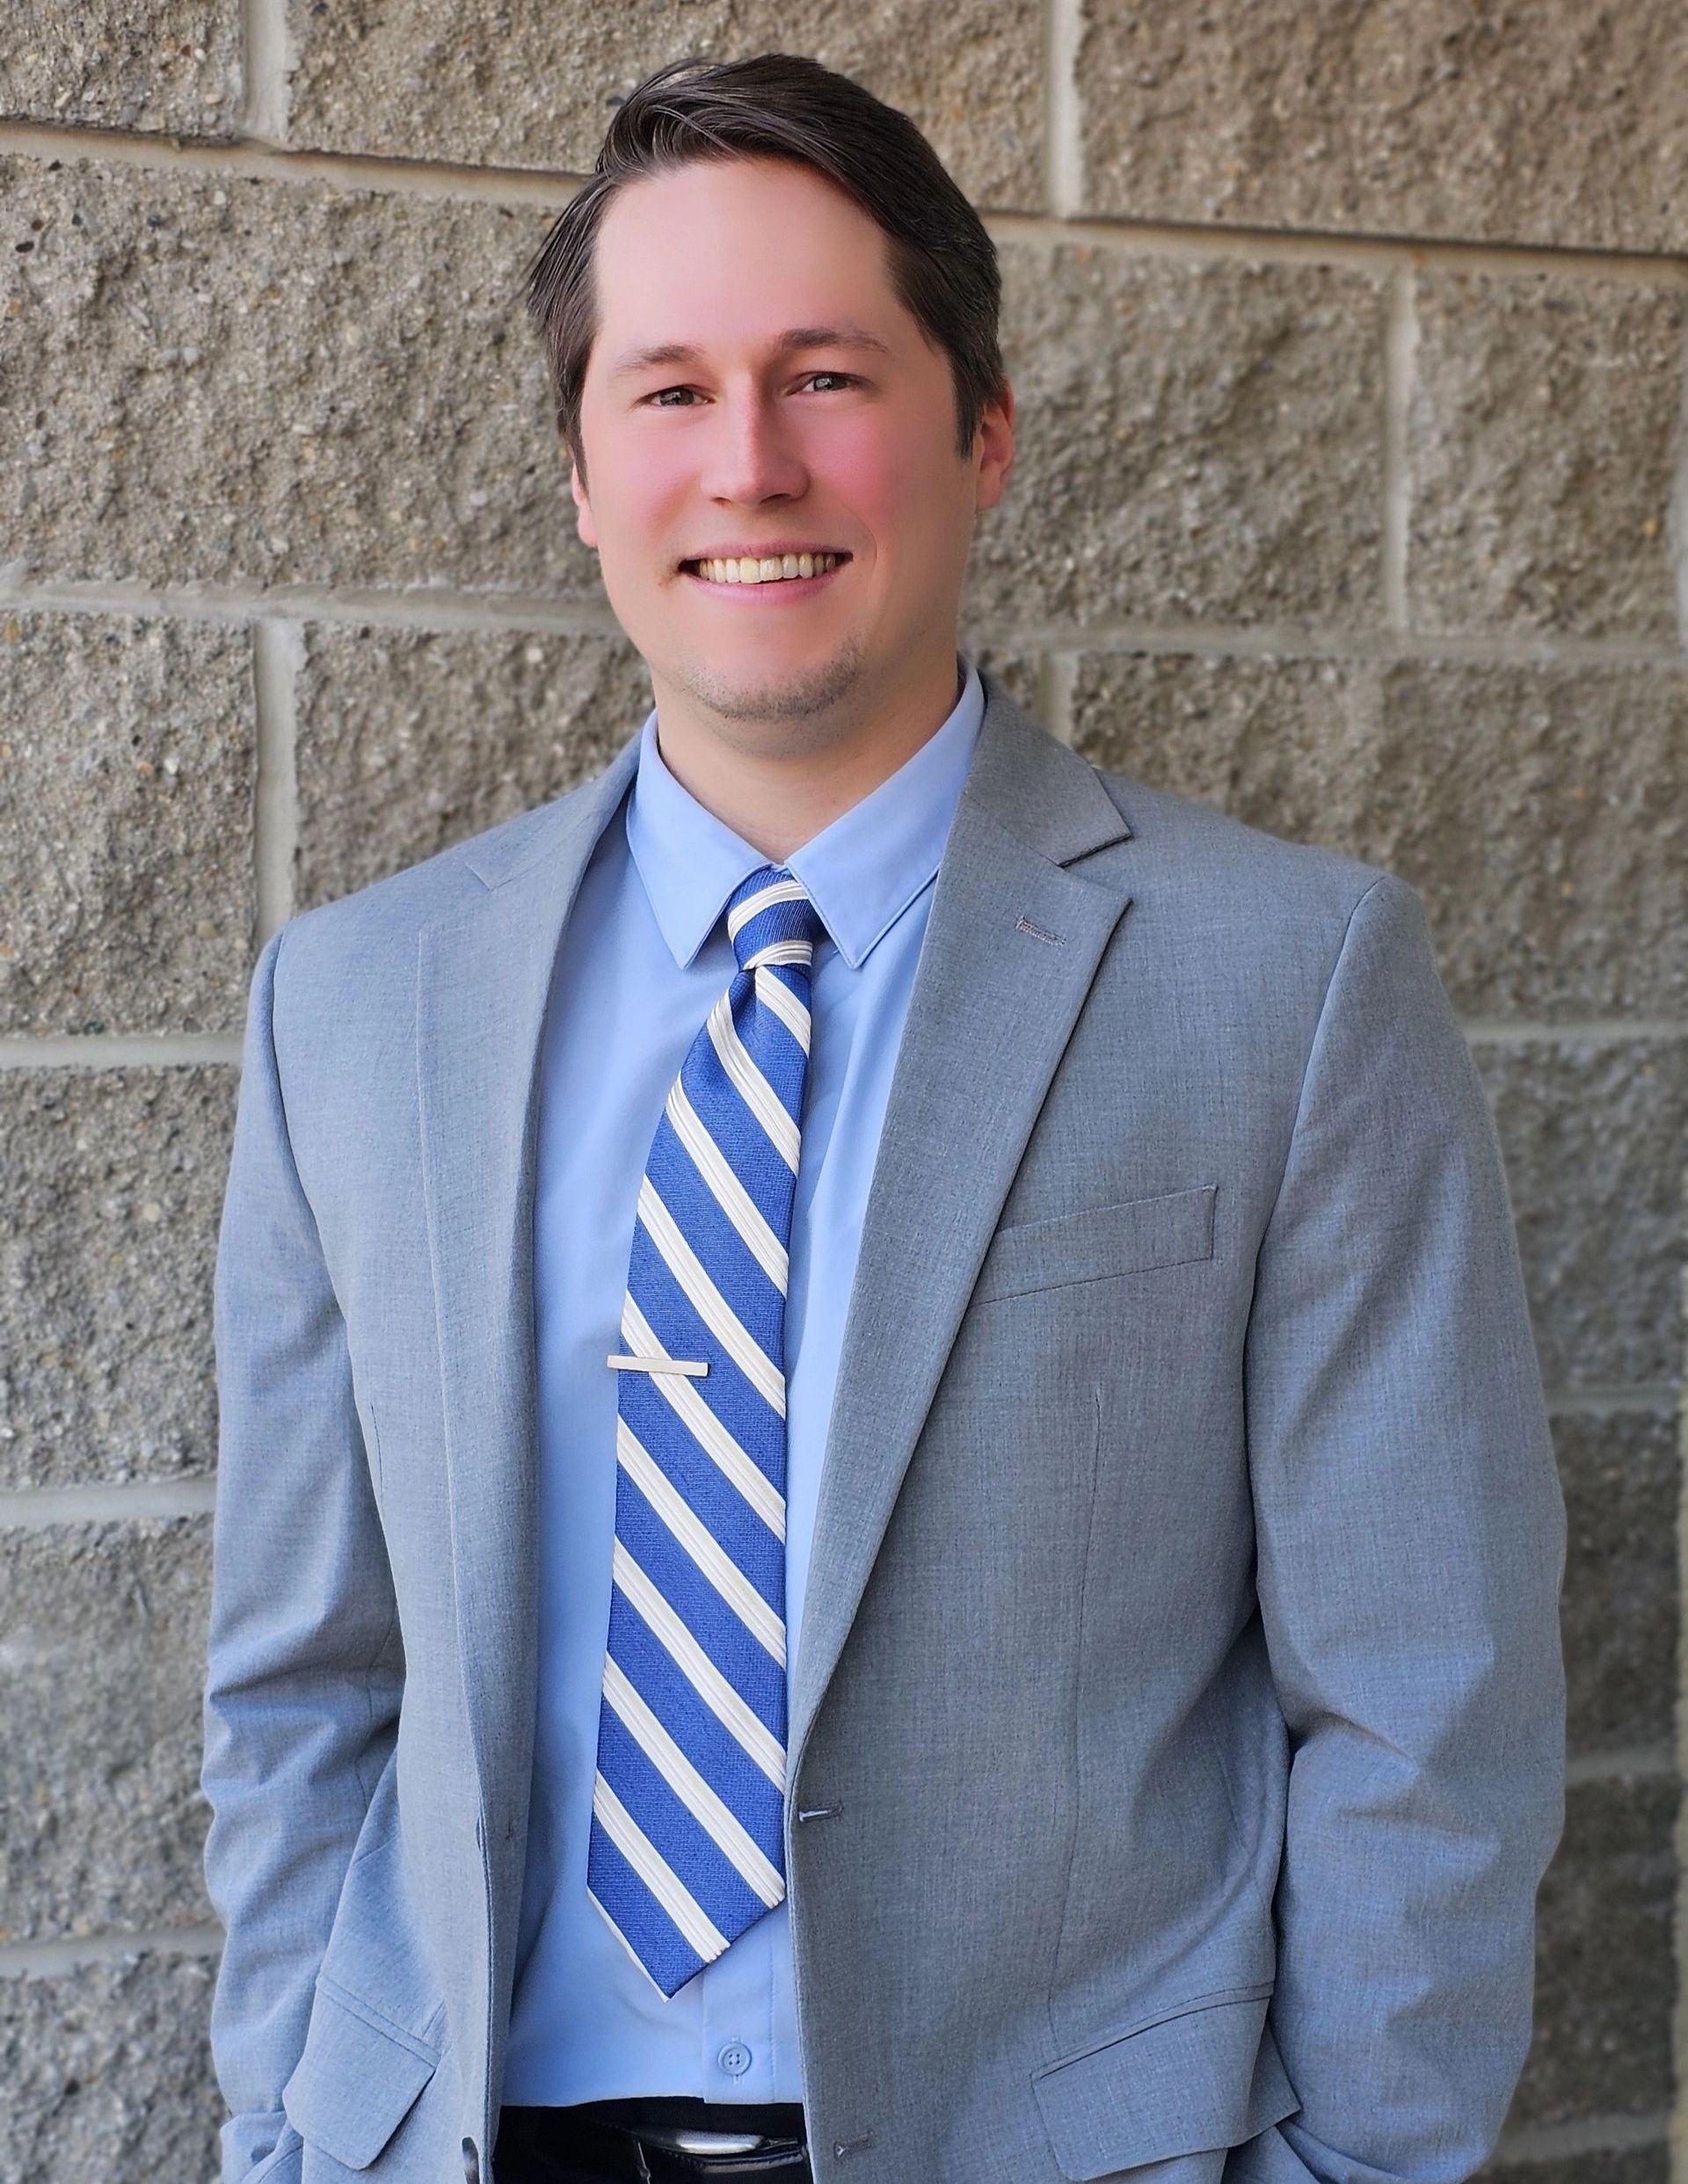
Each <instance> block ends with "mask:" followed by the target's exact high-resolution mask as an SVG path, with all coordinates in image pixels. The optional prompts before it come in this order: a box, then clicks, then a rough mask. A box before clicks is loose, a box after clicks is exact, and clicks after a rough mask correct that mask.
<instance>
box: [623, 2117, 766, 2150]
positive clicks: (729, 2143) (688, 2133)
mask: <svg viewBox="0 0 1688 2184" xmlns="http://www.w3.org/2000/svg"><path fill="white" fill-rule="evenodd" d="M633 2135H634V2137H636V2138H637V2139H638V2140H639V2141H640V2142H641V2144H644V2145H647V2146H660V2147H661V2148H662V2149H663V2151H664V2152H665V2153H696V2154H742V2153H754V2152H756V2151H757V2150H758V2149H759V2148H760V2147H762V2146H766V2145H768V2144H769V2141H768V2137H766V2136H765V2135H764V2134H763V2133H760V2132H753V2131H700V2130H695V2129H693V2127H692V2126H691V2125H690V2124H689V2123H640V2124H637V2125H636V2126H635V2127H634V2131H633Z"/></svg>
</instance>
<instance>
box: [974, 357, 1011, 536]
mask: <svg viewBox="0 0 1688 2184" xmlns="http://www.w3.org/2000/svg"><path fill="white" fill-rule="evenodd" d="M975 447H976V448H977V451H978V456H979V478H978V484H977V490H976V492H975V496H974V500H973V506H974V507H975V508H993V507H994V506H996V504H997V502H998V501H999V500H1000V499H1001V498H1002V491H1003V488H1004V487H1005V486H1006V485H1007V484H1008V472H1009V471H1010V470H1012V469H1013V468H1014V389H1013V388H1012V387H1010V386H1009V384H1008V382H1007V380H1004V381H1003V382H1002V393H1001V397H1000V400H998V401H995V402H987V403H986V405H985V410H984V413H983V415H982V416H981V417H980V419H979V437H978V440H977V441H976V442H975Z"/></svg>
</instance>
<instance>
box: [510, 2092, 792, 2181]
mask: <svg viewBox="0 0 1688 2184" xmlns="http://www.w3.org/2000/svg"><path fill="white" fill-rule="evenodd" d="M492 2174H493V2184H552V2179H553V2177H555V2178H556V2180H557V2184H574V2180H575V2179H576V2177H578V2178H579V2179H581V2180H582V2184H585V2180H587V2179H591V2180H593V2184H596V2180H597V2179H599V2178H606V2179H612V2178H613V2179H616V2180H621V2179H623V2178H624V2179H626V2180H628V2184H701V2180H702V2179H705V2178H714V2179H717V2180H718V2184H729V2180H731V2184H811V2171H810V2166H809V2149H808V2144H807V2139H806V2134H805V2131H804V2115H803V2108H802V2105H801V2103H800V2102H797V2101H792V2102H789V2103H785V2102H775V2103H772V2104H757V2103H754V2102H744V2103H740V2102H737V2101H733V2102H719V2101H708V2100H695V2099H691V2098H688V2097H686V2096H684V2095H680V2094H675V2095H673V2096H672V2097H662V2098H657V2097H652V2098H651V2099H648V2100H588V2101H584V2102H581V2103H579V2104H578V2105H576V2106H573V2107H570V2108H504V2109H502V2110H500V2112H499V2116H498V2144H496V2146H494V2148H493V2150H492Z"/></svg>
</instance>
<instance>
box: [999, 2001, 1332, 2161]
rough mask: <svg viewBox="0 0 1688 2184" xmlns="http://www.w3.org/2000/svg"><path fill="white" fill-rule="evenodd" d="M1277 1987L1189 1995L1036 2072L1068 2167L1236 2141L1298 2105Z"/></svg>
mask: <svg viewBox="0 0 1688 2184" xmlns="http://www.w3.org/2000/svg"><path fill="white" fill-rule="evenodd" d="M1270 2002H1271V1990H1270V1987H1268V1988H1265V1989H1263V1990H1261V1991H1249V1990H1244V1991H1241V1993H1239V1994H1232V1995H1228V1996H1226V1997H1224V1998H1220V1999H1217V2000H1212V2001H1202V2002H1196V2003H1193V2004H1191V2005H1190V2006H1189V2007H1188V2008H1185V2009H1182V2010H1179V2011H1177V2012H1175V2013H1174V2014H1172V2015H1170V2016H1167V2017H1160V2018H1155V2019H1153V2020H1152V2021H1151V2022H1149V2023H1148V2024H1146V2025H1140V2026H1139V2027H1137V2028H1136V2029H1135V2030H1134V2031H1131V2032H1126V2033H1121V2034H1119V2035H1117V2036H1116V2037H1114V2038H1111V2039H1109V2040H1104V2041H1102V2042H1100V2043H1099V2044H1098V2045H1096V2046H1095V2047H1093V2048H1088V2049H1086V2050H1085V2051H1084V2053H1083V2054H1081V2055H1076V2056H1068V2057H1063V2058H1062V2059H1061V2060H1060V2061H1059V2062H1056V2063H1048V2064H1044V2067H1043V2068H1042V2069H1041V2070H1039V2071H1034V2072H1033V2073H1032V2080H1031V2083H1032V2091H1033V2092H1034V2093H1036V2095H1037V2106H1038V2108H1039V2109H1040V2111H1041V2112H1042V2115H1043V2119H1044V2129H1045V2130H1046V2131H1047V2132H1048V2133H1049V2140H1050V2144H1051V2146H1052V2147H1053V2149H1054V2151H1055V2158H1056V2159H1057V2160H1058V2161H1059V2163H1060V2166H1061V2173H1062V2175H1063V2176H1067V2177H1073V2178H1075V2179H1084V2178H1088V2177H1096V2176H1108V2175H1110V2174H1111V2173H1113V2172H1114V2171H1115V2170H1117V2169H1131V2168H1135V2167H1137V2166H1139V2163H1142V2162H1146V2161H1162V2160H1165V2159H1168V2157H1169V2156H1171V2155H1174V2154H1190V2153H1201V2152H1204V2151H1207V2150H1209V2149H1210V2148H1212V2147H1216V2146H1237V2145H1241V2144H1242V2143H1243V2141H1244V2140H1245V2139H1249V2138H1252V2137H1255V2133H1256V2132H1258V2131H1263V2130H1264V2129H1266V2127H1267V2125H1268V2124H1269V2123H1277V2122H1280V2121H1281V2120H1282V2119H1283V2118H1284V2116H1286V2115H1294V2113H1295V2111H1296V2110H1297V2109H1298V2108H1299V2107H1300V2105H1301V2104H1300V2102H1299V2100H1297V2099H1296V2096H1295V2088H1294V2087H1293V2086H1291V2083H1290V2080H1289V2077H1288V2074H1287V2073H1286V2072H1285V2071H1284V2064H1283V2062H1282V2060H1281V2059H1280V2057H1279V2056H1278V2052H1277V2042H1275V2041H1274V2040H1273V2038H1272V2035H1271V2032H1270V2028H1269V2027H1268V2026H1267V2023H1266V2012H1267V2009H1268V2007H1269V2006H1270Z"/></svg>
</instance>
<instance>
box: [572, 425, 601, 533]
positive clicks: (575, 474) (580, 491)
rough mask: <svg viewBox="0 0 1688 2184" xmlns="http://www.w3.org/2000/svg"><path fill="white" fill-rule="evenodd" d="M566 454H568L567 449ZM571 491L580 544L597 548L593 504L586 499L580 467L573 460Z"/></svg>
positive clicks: (575, 526) (575, 525) (575, 524)
mask: <svg viewBox="0 0 1688 2184" xmlns="http://www.w3.org/2000/svg"><path fill="white" fill-rule="evenodd" d="M567 452H568V450H567V448H564V454H567ZM569 491H570V492H571V494H572V495H573V496H574V505H575V508H576V511H577V513H576V515H575V519H574V528H575V529H576V530H577V531H578V533H579V534H580V542H581V544H582V545H583V546H593V547H595V546H596V545H597V543H598V532H597V528H596V526H595V525H594V524H593V520H592V503H591V502H590V501H589V500H588V499H586V487H585V486H584V485H582V484H581V483H580V470H579V466H578V464H577V463H576V462H574V461H573V460H572V459H571V461H570V463H569Z"/></svg>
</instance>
